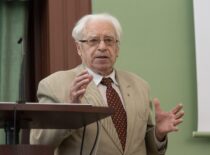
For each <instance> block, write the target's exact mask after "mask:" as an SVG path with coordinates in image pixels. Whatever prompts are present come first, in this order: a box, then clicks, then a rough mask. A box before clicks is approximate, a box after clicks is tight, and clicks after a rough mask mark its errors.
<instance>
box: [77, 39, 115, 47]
mask: <svg viewBox="0 0 210 155" xmlns="http://www.w3.org/2000/svg"><path fill="white" fill-rule="evenodd" d="M106 39H107V40H106ZM108 39H110V40H111V41H112V42H107V41H109V40H108ZM91 40H92V42H91ZM94 41H95V42H94ZM101 41H103V42H104V44H105V45H106V46H114V45H115V44H116V43H119V40H117V39H114V38H113V37H104V38H103V39H100V38H99V37H98V38H97V37H93V38H89V39H82V40H79V42H81V43H87V44H88V45H89V46H91V47H93V46H99V44H100V43H101Z"/></svg>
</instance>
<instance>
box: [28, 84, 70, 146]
mask: <svg viewBox="0 0 210 155" xmlns="http://www.w3.org/2000/svg"><path fill="white" fill-rule="evenodd" d="M47 82H48V81H41V82H40V84H39V87H38V91H37V96H38V99H39V102H40V103H56V102H59V101H58V99H57V98H56V95H55V94H53V91H52V89H51V87H50V85H49V84H48V83H47ZM43 117H44V116H43ZM70 134H71V130H69V129H68V130H66V129H62V130H61V129H59V130H56V129H32V130H31V131H30V144H47V145H52V146H54V147H55V148H56V147H57V146H59V145H60V143H61V142H62V141H63V140H64V139H65V138H67V137H68V136H69V135H70Z"/></svg>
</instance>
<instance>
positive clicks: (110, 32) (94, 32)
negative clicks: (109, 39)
mask: <svg viewBox="0 0 210 155" xmlns="http://www.w3.org/2000/svg"><path fill="white" fill-rule="evenodd" d="M84 34H86V35H88V36H98V35H104V36H105V35H106V36H113V37H114V36H115V34H116V30H115V28H114V26H113V24H112V23H111V22H110V21H101V20H99V21H90V22H88V23H87V25H86V27H85V30H84Z"/></svg>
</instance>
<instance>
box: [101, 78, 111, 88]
mask: <svg viewBox="0 0 210 155" xmlns="http://www.w3.org/2000/svg"><path fill="white" fill-rule="evenodd" d="M112 82H113V81H112V79H111V78H103V79H102V80H101V84H102V85H105V86H107V87H108V86H111V84H112Z"/></svg>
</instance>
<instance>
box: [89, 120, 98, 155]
mask: <svg viewBox="0 0 210 155" xmlns="http://www.w3.org/2000/svg"><path fill="white" fill-rule="evenodd" d="M96 124H97V132H96V138H95V141H94V144H93V147H92V149H91V151H90V155H92V154H93V150H94V149H95V147H96V143H97V140H98V135H99V124H98V121H97V122H96Z"/></svg>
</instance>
